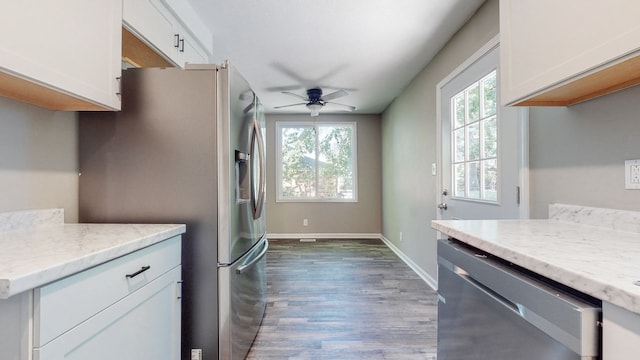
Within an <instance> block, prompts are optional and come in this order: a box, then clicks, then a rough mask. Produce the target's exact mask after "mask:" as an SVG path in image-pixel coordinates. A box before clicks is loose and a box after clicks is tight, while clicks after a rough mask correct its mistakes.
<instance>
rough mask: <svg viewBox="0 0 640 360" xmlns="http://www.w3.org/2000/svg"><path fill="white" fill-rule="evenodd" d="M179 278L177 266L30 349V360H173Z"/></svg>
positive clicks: (177, 352)
mask: <svg viewBox="0 0 640 360" xmlns="http://www.w3.org/2000/svg"><path fill="white" fill-rule="evenodd" d="M180 278H181V267H180V266H178V267H175V268H174V269H173V270H171V271H169V272H167V273H165V274H164V275H162V276H160V277H159V278H157V279H156V280H154V281H152V282H150V283H149V284H147V285H146V286H144V287H142V288H141V289H139V290H137V291H136V292H134V293H132V294H131V295H129V296H127V297H125V298H124V299H122V300H120V301H118V302H116V303H115V304H113V305H111V306H110V307H108V308H106V309H105V310H103V311H102V312H100V313H98V314H96V315H95V316H93V317H91V318H89V319H88V320H87V321H85V322H83V323H81V324H80V325H78V326H76V327H75V328H73V329H71V330H69V331H68V332H67V333H65V334H63V335H62V336H60V337H58V338H56V339H54V340H53V341H51V342H49V343H48V344H46V345H45V346H43V347H42V348H39V349H35V350H34V356H33V358H34V360H54V359H55V360H62V359H64V360H86V359H92V360H113V359H118V360H137V359H156V360H164V359H166V360H169V359H171V360H178V359H179V358H180V321H181V313H180V311H181V310H180V305H181V299H180V298H181V294H180V286H179V281H180Z"/></svg>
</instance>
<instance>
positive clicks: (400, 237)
mask: <svg viewBox="0 0 640 360" xmlns="http://www.w3.org/2000/svg"><path fill="white" fill-rule="evenodd" d="M400 241H402V231H400Z"/></svg>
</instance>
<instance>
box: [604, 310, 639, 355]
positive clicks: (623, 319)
mask: <svg viewBox="0 0 640 360" xmlns="http://www.w3.org/2000/svg"><path fill="white" fill-rule="evenodd" d="M638 344H640V315H639V314H636V313H632V312H631V311H628V310H625V309H623V308H621V307H618V306H616V305H613V304H610V303H608V302H606V301H603V302H602V358H603V359H604V360H637V359H638Z"/></svg>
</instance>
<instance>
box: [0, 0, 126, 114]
mask: <svg viewBox="0 0 640 360" xmlns="http://www.w3.org/2000/svg"><path fill="white" fill-rule="evenodd" d="M121 23H122V3H121V2H120V1H117V0H96V1H85V0H68V1H64V2H60V1H56V0H21V1H5V2H3V4H2V11H0V33H2V34H4V35H5V36H3V39H2V42H0V72H2V73H4V74H5V76H11V77H12V79H16V81H9V80H7V79H8V78H3V81H2V83H1V84H0V88H3V89H0V90H4V89H5V88H6V87H7V86H9V84H11V83H16V82H18V81H19V80H23V81H24V80H26V82H21V84H23V83H25V84H27V85H24V86H22V88H25V87H27V86H28V84H37V85H38V86H39V88H41V89H44V90H43V91H50V90H51V89H53V90H55V92H58V93H62V94H65V95H71V97H73V98H76V99H80V100H83V101H86V102H87V104H88V105H85V107H86V108H87V109H96V108H108V109H119V108H120V100H119V95H118V92H119V90H118V89H119V82H118V78H119V77H120V73H121V72H120V67H121V66H120V58H121V48H122V44H121V37H120V29H121V26H122V25H121ZM34 89H36V90H37V89H38V88H29V90H27V91H25V92H26V93H28V95H29V96H34V97H37V96H38V95H37V94H36V93H37V91H36V90H34ZM12 90H16V89H12ZM2 94H3V95H5V96H10V95H11V93H10V91H7V92H5V91H2ZM10 97H14V98H19V97H20V96H18V95H16V96H10ZM19 100H22V99H19ZM26 101H29V102H33V103H35V104H36V105H41V106H46V105H42V104H40V103H37V99H36V100H33V101H30V99H26ZM44 101H45V102H46V99H44ZM91 104H93V106H90V105H91ZM73 106H76V105H73ZM73 106H71V108H65V106H64V104H60V106H59V108H58V109H62V110H83V109H82V106H80V109H78V108H74V107H73Z"/></svg>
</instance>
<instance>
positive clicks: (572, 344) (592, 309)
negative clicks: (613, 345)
mask: <svg viewBox="0 0 640 360" xmlns="http://www.w3.org/2000/svg"><path fill="white" fill-rule="evenodd" d="M438 263H439V265H442V267H443V268H444V269H446V270H450V271H452V272H453V273H455V274H458V276H460V274H463V275H465V277H466V278H465V280H466V279H472V280H473V281H472V284H473V285H474V287H480V288H481V290H482V291H483V292H485V293H488V294H490V295H492V297H493V298H495V297H496V295H497V297H498V300H499V302H500V303H502V304H504V305H505V306H507V307H509V308H510V310H515V311H516V312H517V313H518V314H519V315H520V316H521V317H522V318H523V319H525V320H526V321H527V322H529V323H530V324H532V325H534V326H535V327H537V328H538V329H540V330H541V331H543V332H545V333H547V334H548V335H550V336H551V337H553V338H555V339H557V340H558V341H560V342H562V343H563V344H565V345H566V346H567V347H568V348H570V349H571V350H573V351H574V352H576V353H578V354H585V353H597V341H596V340H594V339H598V338H599V327H598V324H599V322H600V315H601V310H600V306H599V305H596V304H592V303H588V302H585V301H583V300H581V299H578V298H576V297H574V296H571V295H568V294H565V293H564V292H563V291H562V290H560V289H557V288H555V287H552V286H550V285H548V284H546V283H543V282H541V281H540V280H538V279H534V278H531V277H530V276H528V275H525V274H524V273H521V272H519V271H517V269H516V268H513V267H510V266H507V265H506V264H504V263H501V262H498V261H496V260H494V259H492V258H491V257H490V256H485V255H484V254H482V253H481V252H479V251H475V250H474V249H467V248H464V247H461V246H460V245H458V244H456V243H453V242H451V241H449V240H441V241H439V242H438Z"/></svg>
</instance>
